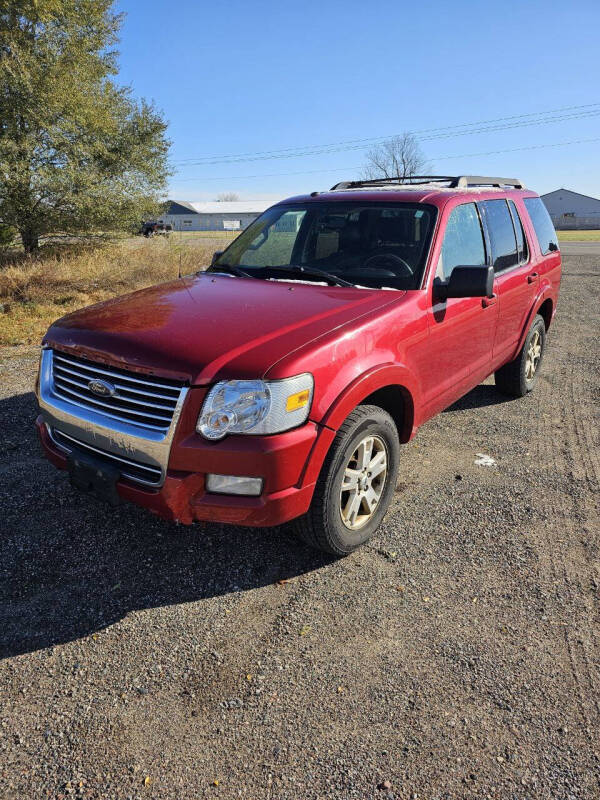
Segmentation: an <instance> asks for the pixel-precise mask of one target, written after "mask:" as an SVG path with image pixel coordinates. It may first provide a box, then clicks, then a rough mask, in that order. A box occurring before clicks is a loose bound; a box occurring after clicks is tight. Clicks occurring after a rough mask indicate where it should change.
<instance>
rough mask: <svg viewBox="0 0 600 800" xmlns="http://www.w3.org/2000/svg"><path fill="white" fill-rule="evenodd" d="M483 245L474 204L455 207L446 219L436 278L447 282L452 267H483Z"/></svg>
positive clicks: (481, 232)
mask: <svg viewBox="0 0 600 800" xmlns="http://www.w3.org/2000/svg"><path fill="white" fill-rule="evenodd" d="M485 263H486V260H485V245H484V243H483V231H482V230H481V221H480V219H479V213H478V211H477V206H476V205H475V203H464V204H463V205H461V206H456V208H455V209H453V210H452V213H451V214H450V216H449V217H448V223H447V225H446V232H445V233H444V242H443V244H442V252H441V253H440V260H439V261H438V265H437V270H436V276H437V277H438V278H441V279H444V280H447V279H448V278H449V277H450V273H451V272H452V270H453V269H454V267H458V266H468V267H475V266H478V267H479V266H482V265H485Z"/></svg>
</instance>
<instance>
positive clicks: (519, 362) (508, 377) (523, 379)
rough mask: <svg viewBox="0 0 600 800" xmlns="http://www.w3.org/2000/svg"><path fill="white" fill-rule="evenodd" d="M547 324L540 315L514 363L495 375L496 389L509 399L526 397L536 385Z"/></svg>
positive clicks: (501, 368) (542, 355)
mask: <svg viewBox="0 0 600 800" xmlns="http://www.w3.org/2000/svg"><path fill="white" fill-rule="evenodd" d="M545 345H546V324H545V322H544V319H543V317H541V316H540V315H539V314H537V316H536V317H535V319H534V320H533V322H532V324H531V328H529V332H528V334H527V336H526V337H525V342H524V344H523V347H522V348H521V350H520V351H519V355H518V356H517V357H516V358H515V360H514V361H511V362H510V363H508V364H505V365H504V366H503V367H500V369H499V370H498V371H497V372H496V373H495V376H494V377H495V380H496V387H497V388H498V390H499V391H500V392H502V394H506V395H508V396H509V397H524V396H525V395H526V394H528V392H530V391H531V390H532V389H533V387H534V386H535V384H536V381H537V376H538V374H539V370H540V367H541V365H542V359H543V357H544V347H545Z"/></svg>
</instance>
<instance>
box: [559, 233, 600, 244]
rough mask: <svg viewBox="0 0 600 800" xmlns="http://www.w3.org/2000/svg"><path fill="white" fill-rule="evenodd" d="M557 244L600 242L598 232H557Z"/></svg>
mask: <svg viewBox="0 0 600 800" xmlns="http://www.w3.org/2000/svg"><path fill="white" fill-rule="evenodd" d="M557 234H558V241H559V242H600V231H557Z"/></svg>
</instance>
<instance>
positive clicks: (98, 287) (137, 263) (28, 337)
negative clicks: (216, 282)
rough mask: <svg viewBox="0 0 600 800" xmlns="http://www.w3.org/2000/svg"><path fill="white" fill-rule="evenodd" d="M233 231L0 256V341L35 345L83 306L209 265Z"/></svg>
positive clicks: (9, 343) (49, 249) (123, 241)
mask: <svg viewBox="0 0 600 800" xmlns="http://www.w3.org/2000/svg"><path fill="white" fill-rule="evenodd" d="M231 238H232V237H231V235H229V236H223V235H221V234H219V233H215V234H214V235H212V236H202V237H191V236H189V235H186V234H183V235H174V236H171V237H170V238H169V239H165V238H163V237H155V238H153V239H143V238H141V237H139V238H135V239H125V240H121V241H112V242H109V243H105V244H102V245H99V246H98V245H96V246H93V247H92V246H87V247H86V246H83V245H74V244H71V245H67V246H63V247H60V248H59V247H49V248H46V249H44V250H43V251H42V252H41V253H40V255H39V256H38V257H37V258H35V259H27V258H25V257H24V256H23V255H22V254H18V253H17V254H13V255H4V256H3V257H1V258H2V260H0V306H2V308H0V312H3V313H0V345H17V344H36V343H38V342H39V341H40V340H41V338H42V336H43V335H44V333H45V331H46V329H47V328H48V325H49V324H50V323H51V322H52V321H53V320H55V319H57V318H58V317H61V316H63V315H64V314H66V313H68V312H69V311H74V310H75V309H77V308H81V307H82V306H86V305H90V304H91V303H97V302H99V301H101V300H106V299H108V298H110V297H114V296H115V295H119V294H125V293H126V292H130V291H134V290H135V289H141V288H143V287H145V286H150V285H152V284H155V283H160V282H161V281H167V280H170V279H172V278H176V277H177V274H178V272H179V269H180V267H181V272H182V274H184V275H185V274H189V273H191V272H196V271H198V270H200V269H202V268H204V267H206V266H207V264H209V263H210V259H211V256H212V253H213V252H214V251H215V250H216V249H223V247H224V245H226V244H228V243H229V241H231Z"/></svg>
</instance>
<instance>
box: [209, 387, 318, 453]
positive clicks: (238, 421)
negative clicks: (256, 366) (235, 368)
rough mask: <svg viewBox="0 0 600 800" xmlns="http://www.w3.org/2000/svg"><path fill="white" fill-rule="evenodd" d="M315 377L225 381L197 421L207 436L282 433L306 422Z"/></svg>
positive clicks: (211, 391)
mask: <svg viewBox="0 0 600 800" xmlns="http://www.w3.org/2000/svg"><path fill="white" fill-rule="evenodd" d="M313 386H314V381H313V376H312V375H309V374H308V373H305V374H304V375H297V376H296V377H295V378H285V379H284V380H281V381H260V380H256V381H221V382H220V383H217V384H216V385H215V386H213V388H212V389H211V390H210V392H209V393H208V395H207V396H206V399H205V401H204V405H203V406H202V411H201V412H200V416H199V417H198V422H197V423H196V430H197V432H198V433H201V434H202V436H204V437H206V438H207V439H222V438H223V437H224V436H226V435H227V434H228V433H252V434H269V433H281V431H287V430H289V429H290V428H295V427H296V426H297V425H302V423H303V422H306V419H307V417H308V413H309V411H310V404H311V402H312V395H313Z"/></svg>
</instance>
